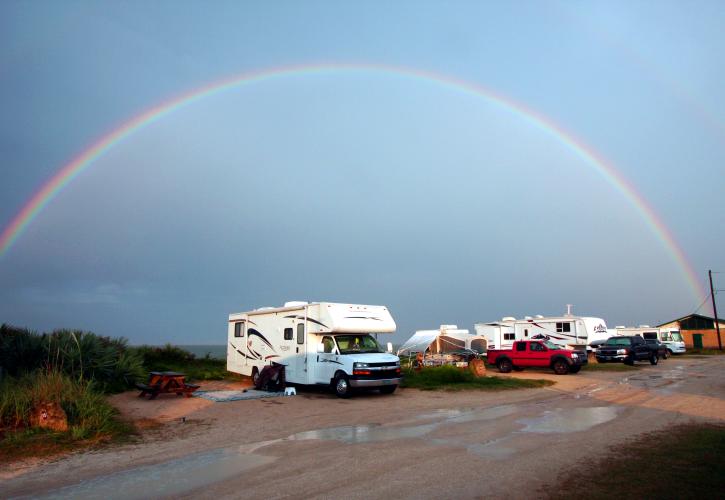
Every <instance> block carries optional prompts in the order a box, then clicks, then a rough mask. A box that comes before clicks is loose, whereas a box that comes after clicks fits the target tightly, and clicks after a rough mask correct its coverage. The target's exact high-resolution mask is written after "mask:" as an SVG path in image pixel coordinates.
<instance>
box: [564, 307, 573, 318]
mask: <svg viewBox="0 0 725 500" xmlns="http://www.w3.org/2000/svg"><path fill="white" fill-rule="evenodd" d="M572 307H574V305H573V304H567V305H566V314H565V316H571V308H572Z"/></svg>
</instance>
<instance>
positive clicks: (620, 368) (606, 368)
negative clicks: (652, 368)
mask: <svg viewBox="0 0 725 500" xmlns="http://www.w3.org/2000/svg"><path fill="white" fill-rule="evenodd" d="M582 370H583V371H590V372H631V371H636V370H639V367H638V366H632V365H625V364H624V363H587V364H586V365H584V366H582Z"/></svg>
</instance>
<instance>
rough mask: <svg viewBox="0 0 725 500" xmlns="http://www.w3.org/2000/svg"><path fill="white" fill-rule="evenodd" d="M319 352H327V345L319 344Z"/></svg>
mask: <svg viewBox="0 0 725 500" xmlns="http://www.w3.org/2000/svg"><path fill="white" fill-rule="evenodd" d="M317 352H325V344H323V343H322V342H320V343H319V344H317Z"/></svg>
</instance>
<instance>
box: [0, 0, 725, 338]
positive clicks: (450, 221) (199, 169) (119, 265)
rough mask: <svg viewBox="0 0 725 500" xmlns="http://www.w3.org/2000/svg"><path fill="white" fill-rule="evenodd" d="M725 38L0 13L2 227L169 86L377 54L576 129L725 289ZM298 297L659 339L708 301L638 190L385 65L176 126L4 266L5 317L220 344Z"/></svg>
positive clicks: (598, 8) (648, 23)
mask: <svg viewBox="0 0 725 500" xmlns="http://www.w3.org/2000/svg"><path fill="white" fill-rule="evenodd" d="M723 26H725V3H723V2H721V1H713V2H704V1H696V2H666V1H660V2H644V1H642V2H632V1H629V0H627V1H622V2H616V1H609V0H608V1H602V2H586V1H583V2H568V1H567V2H543V1H537V2H525V1H521V2H503V1H501V2H450V1H447V2H423V1H414V2H412V1H411V2H354V3H353V2H346V3H344V4H343V3H341V2H332V1H331V2H311V1H307V2H292V1H290V2H268V1H261V2H238V1H234V2H212V3H209V2H185V1H181V2H178V1H173V2H163V1H156V2H134V1H129V2H96V1H93V2H91V1H88V2H72V1H63V2H57V1H52V2H42V1H33V2H27V1H22V2H15V1H9V0H6V1H3V2H0V109H1V110H2V113H0V154H1V157H2V163H1V164H0V165H1V168H2V177H1V182H0V197H1V198H2V200H3V203H1V204H0V230H2V229H4V228H5V227H6V226H7V225H8V224H9V223H10V221H11V220H12V218H13V217H14V216H15V215H16V214H17V212H18V211H19V210H20V209H21V208H22V207H23V206H24V205H25V204H26V203H27V201H28V200H29V199H30V197H31V196H32V195H33V194H34V193H35V192H36V191H37V190H38V189H39V188H40V187H41V186H42V185H43V184H44V183H45V182H47V180H48V179H50V178H51V177H52V176H53V175H54V173H56V172H57V171H58V170H59V169H60V168H61V167H63V166H64V165H66V164H67V163H68V162H69V161H71V160H72V159H73V158H74V157H75V156H76V155H77V154H79V153H80V152H82V151H84V150H85V149H86V148H88V147H89V145H91V144H92V143H93V142H94V141H95V140H97V139H99V138H100V137H102V136H104V135H105V134H107V133H109V132H111V131H113V130H114V129H115V128H117V127H118V126H120V125H122V124H123V123H125V122H127V121H128V120H130V119H132V118H133V117H135V116H137V115H138V114H140V113H143V112H144V111H146V110H148V109H150V108H152V107H154V106H156V105H158V104H159V103H161V102H163V101H166V100H168V99H169V98H171V97H173V96H176V95H179V94H181V93H184V92H188V91H191V90H193V89H195V88H200V87H203V86H205V85H209V84H212V83H214V82H218V81H220V80H221V79H223V78H227V77H230V76H233V75H240V74H243V73H246V72H250V71H258V70H264V69H267V68H274V67H279V66H287V65H304V64H310V63H325V62H337V63H371V64H386V65H393V66H405V67H408V68H413V69H418V70H424V71H429V72H434V73H439V74H442V75H447V76H449V77H452V78H456V79H459V80H464V81H468V82H471V83H474V84H480V85H483V86H485V87H487V88H489V89H492V90H493V91H495V92H498V93H500V94H502V95H505V96H508V97H509V98H511V99H513V100H514V101H517V102H519V103H521V104H522V105H524V106H525V107H527V108H529V109H532V110H535V111H536V112H537V113H539V114H540V115H542V116H545V117H547V119H549V120H551V121H553V122H555V123H558V124H560V125H561V126H562V127H563V128H565V129H566V130H569V131H571V132H573V133H574V134H575V135H576V136H577V137H578V138H580V139H581V140H582V141H584V142H585V143H586V144H588V145H589V146H590V147H591V148H593V149H594V150H596V151H597V152H599V153H600V154H601V155H602V156H603V157H605V158H607V159H608V160H609V161H610V163H611V164H612V165H614V166H616V168H617V169H618V170H619V171H620V173H621V174H622V175H623V176H624V177H625V178H627V179H629V181H630V182H631V183H632V184H633V185H634V186H635V187H636V189H637V190H638V191H639V192H640V193H642V195H643V196H644V198H645V199H646V200H647V201H648V203H649V204H650V205H651V206H652V207H653V208H654V210H655V211H656V212H657V214H658V215H659V216H660V217H661V219H662V220H663V221H664V223H665V225H666V226H667V227H668V228H669V230H670V231H671V232H672V234H673V235H674V236H675V238H676V239H677V241H678V242H679V244H680V245H681V247H682V249H683V250H684V252H685V254H686V255H687V258H688V259H689V261H690V263H691V265H692V268H693V269H694V270H695V271H696V273H697V274H698V279H699V280H700V281H701V283H700V285H701V286H702V287H703V290H704V286H705V283H706V281H705V280H706V276H707V270H708V269H713V270H719V271H725V252H723V248H725V231H724V230H723V228H725V196H723V188H725V183H724V182H723V181H724V180H725V94H724V93H723V91H722V90H723V82H724V81H725V57H723V53H725V40H724V37H725V31H723V29H722V27H723ZM716 279H718V280H719V287H720V288H725V274H723V275H716ZM703 297H704V295H703ZM287 300H309V301H319V300H325V301H333V302H352V303H368V304H384V305H387V306H388V307H389V308H390V310H391V311H392V313H393V315H394V317H395V319H396V321H397V323H398V333H397V334H396V335H395V337H394V339H393V340H395V341H402V340H404V339H405V338H407V337H408V336H409V335H410V334H411V333H412V332H413V331H414V330H416V329H423V328H435V327H437V326H438V325H439V324H442V323H448V324H458V325H459V326H460V327H462V328H470V329H472V328H473V323H474V322H478V321H493V320H496V319H500V318H501V317H502V316H517V317H521V316H524V315H534V314H543V315H557V314H561V313H563V312H564V311H565V304H567V303H571V304H574V312H575V313H577V314H581V315H593V316H600V317H602V318H604V319H605V320H606V321H607V323H608V325H609V326H610V327H613V326H614V325H620V324H622V325H624V324H627V325H636V324H643V323H648V324H655V323H659V322H664V321H668V320H671V319H674V318H676V317H679V316H683V315H685V314H688V313H691V312H693V311H695V310H696V309H697V308H698V306H699V305H700V301H701V300H702V297H701V298H700V299H699V300H698V297H697V296H696V295H695V294H694V293H693V292H692V290H691V288H690V287H689V286H688V283H687V281H686V278H685V275H684V274H683V271H682V268H681V266H680V264H679V263H678V262H677V261H676V260H674V259H673V258H672V255H671V254H670V253H669V252H668V249H667V248H666V247H665V246H664V245H663V244H662V242H661V241H660V240H659V239H658V237H657V235H656V234H655V232H654V231H653V230H652V227H651V226H650V224H649V223H648V222H647V221H646V220H645V219H644V218H643V216H642V214H641V212H639V211H638V210H637V209H636V207H635V206H634V205H633V204H632V203H631V200H629V199H627V198H626V197H625V196H623V195H622V193H621V192H619V191H617V190H616V189H615V188H614V187H613V186H612V185H611V184H610V183H608V182H607V181H606V179H604V178H603V177H602V176H601V175H600V174H598V173H597V172H596V171H595V170H594V169H593V168H592V166H591V165H589V164H587V163H586V162H585V161H584V160H583V159H582V158H581V157H579V156H577V155H575V154H574V153H573V152H572V150H571V149H570V148H567V147H565V146H564V145H563V144H562V142H561V141H558V140H557V139H556V138H555V137H554V136H552V135H551V134H549V133H546V132H545V131H543V130H542V129H540V128H537V127H535V126H532V124H531V122H530V121H528V120H526V119H524V118H523V117H522V116H520V115H516V114H514V113H511V112H510V111H507V110H506V109H504V108H502V107H501V106H496V105H495V104H494V103H492V102H491V101H488V100H486V99H483V98H480V97H477V96H475V95H472V94H466V93H464V92H460V91H459V90H457V89H455V88H452V87H446V86H442V85H439V84H436V83H435V82H432V81H426V80H424V79H420V78H411V77H406V76H404V75H401V74H396V73H393V72H384V71H352V72H351V71H332V72H325V73H321V74H310V73H299V74H290V75H287V76H284V77H280V78H275V79H273V80H267V81H263V82H259V83H255V84H249V85H242V86H238V87H235V88H233V89H230V90H228V91H225V92H223V93H217V94H214V95H212V96H209V97H207V98H205V99H201V100H199V101H196V102H194V103H193V104H191V105H189V106H186V107H184V108H182V109H179V110H177V111H175V112H173V113H170V114H168V115H167V116H165V117H164V118H163V119H161V120H159V121H157V122H155V123H153V124H151V125H149V126H148V127H145V128H144V129H142V130H140V131H139V132H138V133H136V134H133V135H131V136H129V137H128V138H126V139H125V140H124V141H122V142H120V143H119V144H117V145H116V146H114V147H113V148H111V149H110V150H109V151H108V153H107V154H106V155H104V156H103V157H101V158H100V159H99V160H97V161H96V162H94V163H93V164H92V165H91V166H90V168H88V169H87V170H86V171H84V172H83V173H82V174H81V175H80V176H78V177H77V178H76V179H75V180H74V181H73V182H71V183H70V184H69V185H68V186H67V187H66V188H65V189H64V190H63V191H61V192H60V193H59V194H58V196H57V197H56V198H55V199H53V200H52V201H51V202H50V203H49V204H48V206H47V207H46V208H45V209H44V210H43V211H42V212H41V213H40V214H39V216H38V217H37V218H36V219H35V220H34V221H33V223H32V224H31V225H30V226H29V227H28V228H27V230H26V231H24V232H23V233H22V234H21V235H20V237H19V238H18V240H17V242H16V243H15V244H14V245H13V246H12V247H11V248H10V250H9V251H8V252H7V253H6V254H5V255H4V256H3V257H0V322H6V323H10V324H14V325H19V326H27V327H30V328H32V329H36V330H51V329H54V328H60V327H68V328H79V329H84V330H92V331H94V332H96V333H99V334H104V335H111V336H125V337H127V338H129V339H130V341H131V342H132V343H150V344H158V343H163V342H175V343H180V344H188V343H196V344H216V343H218V344H221V343H224V341H225V335H226V319H227V315H228V314H229V313H230V312H237V311H244V310H249V309H252V308H257V307H261V306H271V305H280V304H282V303H283V302H285V301H287ZM723 309H725V306H723ZM700 312H703V313H705V314H710V313H711V310H710V307H709V305H705V306H703V307H701V308H700Z"/></svg>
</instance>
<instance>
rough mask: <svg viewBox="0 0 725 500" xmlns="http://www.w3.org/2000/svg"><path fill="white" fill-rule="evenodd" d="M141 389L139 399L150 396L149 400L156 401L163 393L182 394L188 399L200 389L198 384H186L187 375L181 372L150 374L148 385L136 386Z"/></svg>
mask: <svg viewBox="0 0 725 500" xmlns="http://www.w3.org/2000/svg"><path fill="white" fill-rule="evenodd" d="M136 387H137V388H139V389H141V394H139V395H138V397H140V398H141V397H144V396H145V395H146V394H149V395H150V396H151V397H150V398H149V399H154V398H156V396H158V395H159V394H161V393H176V395H177V396H181V395H182V394H183V395H184V396H186V397H187V398H190V397H191V394H192V393H193V392H194V391H195V390H197V389H198V388H199V386H198V385H196V384H188V383H186V375H184V374H183V373H179V372H150V373H149V380H148V382H147V383H146V384H136Z"/></svg>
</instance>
